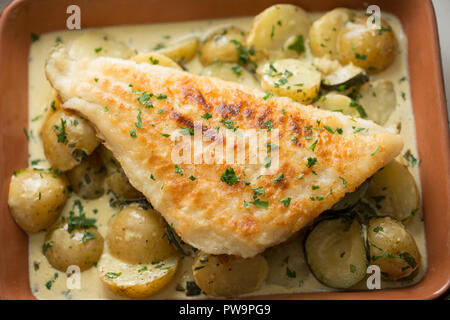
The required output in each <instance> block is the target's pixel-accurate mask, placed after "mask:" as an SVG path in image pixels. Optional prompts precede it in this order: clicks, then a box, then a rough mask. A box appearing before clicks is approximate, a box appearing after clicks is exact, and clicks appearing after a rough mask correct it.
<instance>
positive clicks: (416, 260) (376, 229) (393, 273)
mask: <svg viewBox="0 0 450 320" xmlns="http://www.w3.org/2000/svg"><path fill="white" fill-rule="evenodd" d="M367 241H368V244H369V247H370V248H369V249H370V263H371V264H375V265H378V266H379V267H380V269H381V274H382V275H383V276H384V277H385V278H387V279H389V280H397V279H401V278H404V277H407V276H409V275H410V274H411V273H413V272H414V271H415V270H416V269H417V268H418V267H419V265H420V259H421V257H420V253H419V249H418V248H417V244H416V241H415V240H414V238H413V237H412V235H411V234H410V233H409V232H408V231H407V230H406V229H405V227H404V226H403V224H402V223H401V222H399V221H397V220H395V219H392V218H390V217H375V218H371V219H370V220H369V225H368V229H367Z"/></svg>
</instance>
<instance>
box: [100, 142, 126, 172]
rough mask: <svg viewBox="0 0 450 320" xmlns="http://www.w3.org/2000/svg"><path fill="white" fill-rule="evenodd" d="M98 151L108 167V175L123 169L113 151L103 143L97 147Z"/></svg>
mask: <svg viewBox="0 0 450 320" xmlns="http://www.w3.org/2000/svg"><path fill="white" fill-rule="evenodd" d="M97 152H98V155H99V156H100V158H101V159H102V161H103V164H104V165H105V167H106V172H107V173H108V175H109V174H111V173H114V172H119V171H120V170H121V166H120V163H119V161H117V159H116V158H115V157H114V155H113V154H112V152H111V151H110V150H109V149H108V148H106V147H105V146H104V145H103V144H101V145H100V146H99V147H98V148H97Z"/></svg>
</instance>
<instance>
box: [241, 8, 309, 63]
mask: <svg viewBox="0 0 450 320" xmlns="http://www.w3.org/2000/svg"><path fill="white" fill-rule="evenodd" d="M310 26H311V19H310V18H309V15H308V13H307V12H306V11H305V10H303V9H302V8H300V7H297V6H294V5H291V4H277V5H274V6H271V7H269V8H267V9H266V10H264V11H263V12H261V13H260V14H258V15H257V16H256V17H255V18H254V19H253V22H252V26H251V28H250V31H249V33H248V36H247V47H248V48H249V49H253V50H254V51H255V55H254V56H252V57H251V58H252V59H254V60H256V61H258V60H262V59H283V58H294V57H298V56H299V55H301V54H302V53H303V52H304V51H305V46H304V42H305V41H306V38H307V37H308V32H309V28H310Z"/></svg>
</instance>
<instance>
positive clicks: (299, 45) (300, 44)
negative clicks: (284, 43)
mask: <svg viewBox="0 0 450 320" xmlns="http://www.w3.org/2000/svg"><path fill="white" fill-rule="evenodd" d="M288 49H289V50H294V51H297V52H298V53H299V54H301V53H303V52H305V41H304V39H303V36H302V35H299V36H298V37H297V40H295V42H294V43H292V44H291V45H290V46H288Z"/></svg>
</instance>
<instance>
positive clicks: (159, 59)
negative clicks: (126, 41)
mask: <svg viewBox="0 0 450 320" xmlns="http://www.w3.org/2000/svg"><path fill="white" fill-rule="evenodd" d="M130 60H132V61H135V62H140V63H142V62H145V63H148V64H151V65H158V66H163V67H169V68H174V69H178V70H181V67H180V66H179V65H178V63H176V62H175V61H173V60H172V59H170V58H169V57H167V56H165V55H163V54H161V53H158V52H147V53H140V54H138V55H135V56H134V57H132V58H131V59H130Z"/></svg>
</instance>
